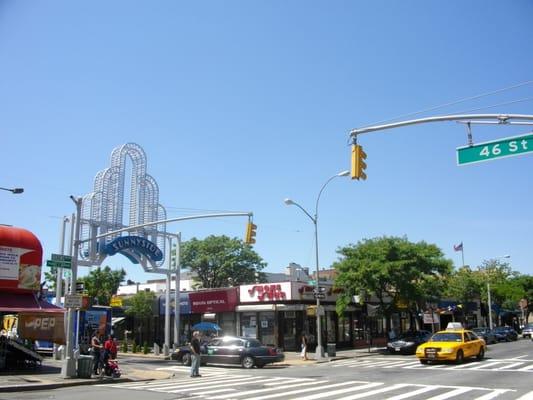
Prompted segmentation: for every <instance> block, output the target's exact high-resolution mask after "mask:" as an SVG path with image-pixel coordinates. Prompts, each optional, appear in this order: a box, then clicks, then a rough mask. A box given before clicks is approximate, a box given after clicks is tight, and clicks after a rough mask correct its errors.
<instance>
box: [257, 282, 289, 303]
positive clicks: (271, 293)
mask: <svg viewBox="0 0 533 400" xmlns="http://www.w3.org/2000/svg"><path fill="white" fill-rule="evenodd" d="M248 294H249V295H250V297H254V294H257V300H259V301H264V300H271V301H272V300H285V299H287V294H286V293H285V292H284V291H282V290H281V285H280V284H274V285H254V286H252V288H251V289H248Z"/></svg>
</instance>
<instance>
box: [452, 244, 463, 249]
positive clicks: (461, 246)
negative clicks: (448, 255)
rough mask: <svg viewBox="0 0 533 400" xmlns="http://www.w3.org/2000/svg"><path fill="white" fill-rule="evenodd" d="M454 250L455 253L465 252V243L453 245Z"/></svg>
mask: <svg viewBox="0 0 533 400" xmlns="http://www.w3.org/2000/svg"><path fill="white" fill-rule="evenodd" d="M453 249H454V250H455V251H463V242H461V243H459V244H454V245H453Z"/></svg>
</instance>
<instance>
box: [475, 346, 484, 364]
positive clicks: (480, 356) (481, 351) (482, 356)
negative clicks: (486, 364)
mask: <svg viewBox="0 0 533 400" xmlns="http://www.w3.org/2000/svg"><path fill="white" fill-rule="evenodd" d="M484 357H485V349H484V348H483V346H481V347H480V348H479V353H478V354H477V356H476V358H477V360H478V361H481V360H483V358H484Z"/></svg>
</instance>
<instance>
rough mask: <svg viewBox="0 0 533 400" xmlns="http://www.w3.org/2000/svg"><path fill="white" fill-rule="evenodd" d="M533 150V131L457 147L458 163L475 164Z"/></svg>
mask: <svg viewBox="0 0 533 400" xmlns="http://www.w3.org/2000/svg"><path fill="white" fill-rule="evenodd" d="M531 152H533V133H528V134H527V135H520V136H513V137H508V138H503V139H498V140H493V141H491V142H484V143H478V144H476V145H473V146H464V147H458V148H457V165H465V164H473V163H478V162H483V161H489V160H494V159H495V158H503V157H511V156H518V155H520V154H525V153H531Z"/></svg>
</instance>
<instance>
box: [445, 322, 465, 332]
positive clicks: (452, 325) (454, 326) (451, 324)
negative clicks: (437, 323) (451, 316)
mask: <svg viewBox="0 0 533 400" xmlns="http://www.w3.org/2000/svg"><path fill="white" fill-rule="evenodd" d="M455 329H463V324H461V323H460V322H448V325H446V330H449V331H453V330H455Z"/></svg>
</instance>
